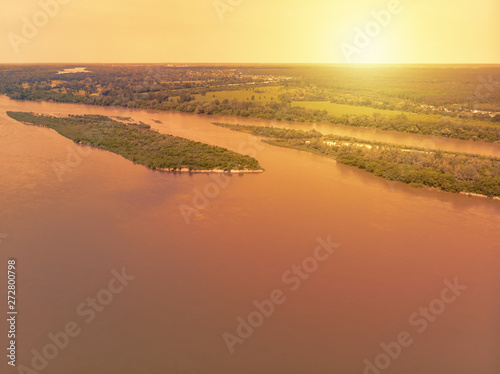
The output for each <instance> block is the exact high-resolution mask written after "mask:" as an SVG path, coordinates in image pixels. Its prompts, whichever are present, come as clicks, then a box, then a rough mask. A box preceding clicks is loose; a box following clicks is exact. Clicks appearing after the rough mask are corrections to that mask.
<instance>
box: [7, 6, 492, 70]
mask: <svg viewBox="0 0 500 374" xmlns="http://www.w3.org/2000/svg"><path fill="white" fill-rule="evenodd" d="M56 1H60V2H61V3H66V4H59V3H58V2H56ZM392 2H395V3H397V0H391V1H380V0H355V1H353V0H348V1H344V0H307V1H306V0H242V1H239V0H216V1H214V0H141V1H136V0H23V1H19V0H1V1H0V35H1V39H0V51H1V55H0V62H6V63H8V62H290V63H294V62H306V63H345V62H349V61H350V62H372V63H500V42H499V37H498V36H499V35H500V1H499V0H470V1H469V0H411V1H410V0H401V1H400V3H401V7H402V8H401V9H398V8H397V7H395V6H393V8H391V9H398V12H395V13H397V14H391V16H390V19H389V17H387V15H388V13H387V11H386V12H383V13H380V14H381V16H380V17H381V18H380V17H379V18H380V20H379V21H378V22H379V23H374V22H377V21H376V20H375V17H374V15H373V12H380V11H383V10H386V9H388V6H389V4H390V3H392ZM231 3H232V4H235V5H230V4H231ZM42 4H52V5H51V6H50V7H48V8H47V6H45V8H46V9H48V10H45V11H44V10H43V8H44V7H43V6H42ZM54 4H58V6H57V7H55V6H54ZM216 5H217V9H218V10H216ZM57 8H59V9H57ZM47 13H51V14H50V15H47ZM27 22H28V23H27ZM380 22H382V23H384V25H380ZM33 24H34V25H33ZM367 26H368V30H366V27H367ZM358 30H360V31H362V32H363V33H364V34H366V32H367V31H368V33H369V34H371V36H370V35H368V36H365V35H361V34H359V31H358ZM356 36H358V38H357V39H358V40H355V38H356ZM356 42H357V44H356Z"/></svg>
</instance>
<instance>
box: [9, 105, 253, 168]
mask: <svg viewBox="0 0 500 374" xmlns="http://www.w3.org/2000/svg"><path fill="white" fill-rule="evenodd" d="M7 115H8V116H9V117H11V118H13V119H15V120H17V121H19V122H22V123H24V124H29V125H37V126H43V127H48V128H51V129H54V130H55V131H57V132H58V133H59V134H61V135H63V136H65V137H66V138H68V139H71V140H73V141H74V142H75V143H79V144H83V145H89V146H93V147H97V148H100V149H103V150H106V151H110V152H113V153H116V154H118V155H120V156H122V157H124V158H126V159H127V160H130V161H133V162H134V163H137V164H140V165H144V166H146V167H148V168H150V169H153V170H164V171H189V172H208V171H215V172H223V171H226V172H249V173H250V172H261V171H262V168H261V167H260V165H259V163H258V161H257V160H256V159H254V158H253V157H250V156H246V155H242V154H238V153H236V152H233V151H230V150H228V149H225V148H221V147H217V146H212V145H208V144H204V143H200V142H195V141H192V140H189V139H185V138H181V137H178V136H173V135H167V134H160V133H158V132H157V131H154V130H152V129H151V128H150V126H149V125H147V124H144V123H139V124H136V123H123V122H119V121H116V120H114V119H111V118H109V117H106V116H101V115H78V116H73V115H70V116H68V117H53V116H46V115H37V114H33V113H27V112H7Z"/></svg>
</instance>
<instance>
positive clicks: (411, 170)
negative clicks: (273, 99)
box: [225, 125, 500, 197]
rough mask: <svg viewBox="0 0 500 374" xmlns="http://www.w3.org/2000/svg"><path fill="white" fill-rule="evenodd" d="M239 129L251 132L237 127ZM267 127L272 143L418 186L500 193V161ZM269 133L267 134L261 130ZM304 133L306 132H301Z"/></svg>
mask: <svg viewBox="0 0 500 374" xmlns="http://www.w3.org/2000/svg"><path fill="white" fill-rule="evenodd" d="M225 127H228V128H231V129H232V130H235V131H245V132H252V131H254V129H253V128H252V127H250V129H244V127H245V126H241V125H232V126H231V127H229V126H225ZM276 130H277V129H274V128H271V127H269V128H268V134H269V135H270V134H273V136H270V138H271V139H269V140H264V141H265V142H266V143H268V144H273V145H276V146H281V147H287V148H294V149H299V150H304V151H308V152H313V153H316V154H321V155H324V156H327V157H331V158H334V159H336V160H337V161H338V162H340V163H342V164H345V165H350V166H355V167H357V168H360V169H363V170H366V171H368V172H370V173H372V174H375V175H376V176H379V177H383V178H385V179H388V180H391V181H399V182H403V183H407V184H410V185H412V186H415V187H433V188H438V189H441V190H443V191H448V192H461V191H464V192H470V193H477V194H482V195H486V196H489V197H500V160H498V159H495V158H490V157H482V156H474V155H468V154H460V153H450V152H440V151H429V150H425V149H420V148H413V147H404V146H397V145H391V144H385V143H379V142H368V141H361V140H359V139H356V138H350V137H341V136H335V135H326V136H322V137H317V136H311V137H310V138H308V139H307V138H304V137H295V138H294V137H286V136H287V130H286V129H279V131H276ZM261 134H266V132H265V131H264V132H261ZM301 135H302V134H301Z"/></svg>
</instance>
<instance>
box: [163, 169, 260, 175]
mask: <svg viewBox="0 0 500 374" xmlns="http://www.w3.org/2000/svg"><path fill="white" fill-rule="evenodd" d="M154 171H160V172H162V173H174V174H185V173H188V174H261V173H263V172H264V170H231V171H227V170H221V169H212V170H189V169H188V168H182V169H154Z"/></svg>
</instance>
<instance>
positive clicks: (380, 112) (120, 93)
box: [0, 65, 500, 142]
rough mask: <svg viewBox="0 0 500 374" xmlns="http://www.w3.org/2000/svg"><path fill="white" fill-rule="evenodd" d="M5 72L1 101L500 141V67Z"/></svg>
mask: <svg viewBox="0 0 500 374" xmlns="http://www.w3.org/2000/svg"><path fill="white" fill-rule="evenodd" d="M75 67H76V66H67V65H64V66H57V65H39V66H37V65H30V66H19V65H10V66H8V65H4V66H0V93H4V94H6V95H8V96H9V97H11V98H13V99H17V100H46V101H56V102H71V103H84V104H90V105H104V106H121V107H127V108H143V109H158V110H175V111H182V112H191V113H197V114H207V115H212V114H217V115H235V116H244V117H256V118H263V119H272V120H280V121H300V122H304V121H307V122H323V123H331V124H340V125H346V126H362V127H374V128H379V129H383V130H394V131H400V132H408V133H415V134H424V135H433V136H443V137H452V138H458V139H463V140H482V141H487V142H499V141H500V67H497V66H440V67H435V66H434V67H433V66H419V65H409V66H389V67H341V66H331V65H282V66H279V65H268V66H264V65H257V66H251V65H236V66H230V65H221V66H213V65H190V66H185V65H176V66H173V65H88V66H87V68H88V69H87V70H84V71H79V70H77V72H74V73H65V74H61V72H62V70H63V69H67V68H75Z"/></svg>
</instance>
